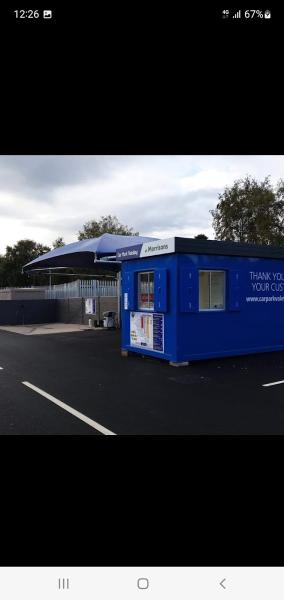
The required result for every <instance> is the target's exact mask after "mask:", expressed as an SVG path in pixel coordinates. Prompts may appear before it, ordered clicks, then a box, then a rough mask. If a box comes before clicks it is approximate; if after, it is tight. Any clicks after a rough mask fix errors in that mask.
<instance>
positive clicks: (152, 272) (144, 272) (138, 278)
mask: <svg viewBox="0 0 284 600" xmlns="http://www.w3.org/2000/svg"><path fill="white" fill-rule="evenodd" d="M150 273H151V274H153V306H152V307H149V306H148V307H147V308H146V307H142V306H140V296H141V291H140V290H141V279H140V276H141V275H148V281H147V284H148V290H149V291H148V292H147V294H148V304H150V289H149V288H150V285H149V284H150V279H149V275H150ZM137 296H138V303H137V304H138V310H140V311H147V312H154V310H155V272H154V269H151V270H149V271H138V272H137Z"/></svg>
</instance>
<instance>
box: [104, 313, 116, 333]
mask: <svg viewBox="0 0 284 600" xmlns="http://www.w3.org/2000/svg"><path fill="white" fill-rule="evenodd" d="M115 315H116V313H115V312H113V311H110V310H108V311H106V312H104V313H103V325H104V327H106V329H111V328H113V327H115Z"/></svg>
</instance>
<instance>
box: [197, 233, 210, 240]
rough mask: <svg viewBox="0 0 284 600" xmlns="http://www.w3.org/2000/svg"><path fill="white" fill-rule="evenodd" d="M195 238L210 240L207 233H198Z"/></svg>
mask: <svg viewBox="0 0 284 600" xmlns="http://www.w3.org/2000/svg"><path fill="white" fill-rule="evenodd" d="M194 239H195V240H208V237H207V235H205V233H199V234H198V235H195V236H194Z"/></svg>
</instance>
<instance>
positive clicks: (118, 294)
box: [117, 271, 121, 327]
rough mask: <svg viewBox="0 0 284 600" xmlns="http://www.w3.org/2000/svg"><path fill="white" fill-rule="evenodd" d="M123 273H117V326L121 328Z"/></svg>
mask: <svg viewBox="0 0 284 600" xmlns="http://www.w3.org/2000/svg"><path fill="white" fill-rule="evenodd" d="M120 294H121V272H120V271H119V272H118V273H117V324H118V327H120V305H121V297H120Z"/></svg>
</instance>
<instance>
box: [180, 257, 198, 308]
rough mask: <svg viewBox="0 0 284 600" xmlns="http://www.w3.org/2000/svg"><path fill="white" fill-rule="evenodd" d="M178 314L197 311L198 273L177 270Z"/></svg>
mask: <svg viewBox="0 0 284 600" xmlns="http://www.w3.org/2000/svg"><path fill="white" fill-rule="evenodd" d="M179 300H180V304H179V305H180V312H196V311H197V310H198V271H197V269H189V268H187V267H180V270H179Z"/></svg>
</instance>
